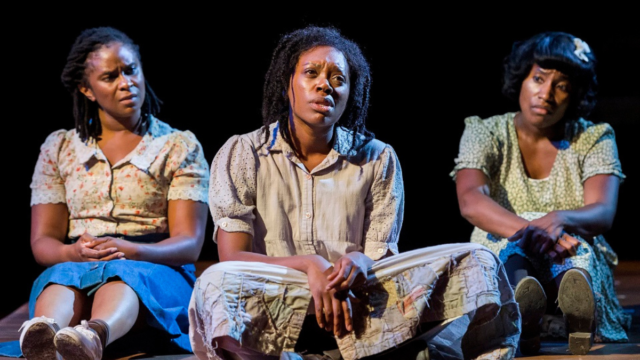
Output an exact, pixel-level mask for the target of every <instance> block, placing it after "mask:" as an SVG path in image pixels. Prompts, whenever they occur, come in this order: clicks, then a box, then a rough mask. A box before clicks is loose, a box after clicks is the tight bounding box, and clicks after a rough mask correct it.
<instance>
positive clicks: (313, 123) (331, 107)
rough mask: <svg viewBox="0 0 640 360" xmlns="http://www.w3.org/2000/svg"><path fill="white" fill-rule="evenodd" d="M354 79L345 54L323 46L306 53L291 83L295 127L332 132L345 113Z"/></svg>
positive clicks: (291, 102)
mask: <svg viewBox="0 0 640 360" xmlns="http://www.w3.org/2000/svg"><path fill="white" fill-rule="evenodd" d="M349 89H350V79H349V66H348V64H347V59H346V58H345V57H344V55H343V54H342V52H340V51H339V50H337V49H335V48H333V47H329V46H319V47H316V48H313V49H311V50H308V51H306V52H303V53H302V55H300V58H299V59H298V63H297V65H296V69H295V72H294V74H293V75H292V76H291V80H290V83H289V89H288V95H289V103H290V106H291V110H292V115H293V121H294V126H296V127H300V126H305V127H309V128H311V129H322V128H324V129H325V130H326V129H327V128H331V127H332V126H333V125H334V124H335V123H336V122H338V120H339V119H340V116H342V113H343V112H344V110H345V108H346V105H347V100H348V99H349Z"/></svg>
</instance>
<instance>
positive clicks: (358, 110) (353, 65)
mask: <svg viewBox="0 0 640 360" xmlns="http://www.w3.org/2000/svg"><path fill="white" fill-rule="evenodd" d="M318 46H330V47H333V48H335V49H337V50H339V51H340V52H342V54H343V55H344V57H345V58H346V60H347V64H348V65H349V78H350V79H351V84H350V85H351V89H350V94H349V99H348V100H347V105H346V108H345V111H344V113H343V114H342V116H341V117H340V119H339V120H338V122H337V125H339V126H342V127H344V128H346V129H348V130H351V135H352V138H353V141H352V144H351V148H352V149H356V150H357V149H358V148H360V147H362V146H364V145H365V144H366V143H367V142H369V141H370V140H371V139H373V138H374V134H373V133H372V132H370V131H369V130H367V128H366V127H365V120H366V118H367V112H368V110H369V96H370V88H371V71H370V68H369V63H368V62H367V60H366V59H365V57H364V55H363V53H362V51H361V50H360V47H359V46H358V45H357V44H356V43H355V42H353V41H352V40H350V39H347V38H345V37H344V36H343V35H342V34H341V33H340V31H339V30H338V29H336V28H334V27H331V26H329V27H320V26H314V25H310V26H307V27H305V28H302V29H298V30H294V31H292V32H290V33H288V34H285V35H284V36H283V37H282V38H280V40H279V42H278V44H277V46H276V48H275V50H274V51H273V54H272V56H271V64H270V65H269V69H268V70H267V73H266V75H265V82H264V86H263V98H262V121H263V125H264V127H263V130H264V136H265V142H266V141H268V136H269V134H268V128H269V125H270V124H271V123H274V122H276V121H277V122H278V123H279V129H280V134H281V135H282V137H283V138H284V140H285V141H286V142H287V143H288V144H289V145H290V146H291V148H292V149H295V146H293V144H292V139H291V133H290V131H289V126H288V123H287V121H288V118H289V114H290V111H291V109H290V102H289V97H288V94H287V89H288V88H289V80H290V79H291V76H293V74H294V72H295V68H296V65H297V63H298V60H299V58H300V55H301V54H302V53H303V52H305V51H308V50H311V49H313V48H316V47H318ZM358 134H360V135H363V136H364V141H357V137H358Z"/></svg>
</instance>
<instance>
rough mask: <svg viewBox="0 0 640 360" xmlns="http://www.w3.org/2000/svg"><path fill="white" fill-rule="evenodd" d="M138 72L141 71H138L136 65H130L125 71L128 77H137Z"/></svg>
mask: <svg viewBox="0 0 640 360" xmlns="http://www.w3.org/2000/svg"><path fill="white" fill-rule="evenodd" d="M138 72H139V70H138V67H137V66H136V65H130V66H127V67H126V68H125V69H124V73H125V74H126V75H135V74H137V73H138Z"/></svg>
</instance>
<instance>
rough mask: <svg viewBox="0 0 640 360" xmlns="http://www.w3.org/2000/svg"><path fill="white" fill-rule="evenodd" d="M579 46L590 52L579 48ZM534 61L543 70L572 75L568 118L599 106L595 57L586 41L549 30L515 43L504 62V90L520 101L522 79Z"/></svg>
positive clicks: (510, 97)
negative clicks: (597, 103) (597, 101)
mask: <svg viewBox="0 0 640 360" xmlns="http://www.w3.org/2000/svg"><path fill="white" fill-rule="evenodd" d="M578 46H580V47H581V48H583V49H585V50H586V49H588V51H582V52H580V51H578V53H579V54H581V56H583V58H580V57H579V56H578V54H576V53H575V51H576V49H578ZM533 64H537V65H538V66H540V67H541V68H544V69H554V70H558V71H560V72H562V73H563V74H565V75H567V76H568V77H569V81H570V82H571V93H570V103H569V107H568V108H567V111H566V113H565V118H566V119H568V120H576V119H578V118H579V117H586V116H588V115H589V114H590V113H591V111H592V110H593V108H594V107H595V105H596V94H597V90H598V89H597V88H598V80H597V77H596V71H595V67H596V58H595V56H594V54H593V51H592V50H591V49H589V47H588V45H586V43H584V42H582V40H580V39H578V38H576V37H575V36H573V35H571V34H568V33H565V32H560V31H548V32H542V33H539V34H536V35H534V36H532V37H531V38H529V39H527V40H524V41H516V42H514V44H513V47H512V51H511V54H509V55H507V56H506V57H505V58H504V61H503V70H504V73H503V86H502V93H503V94H504V95H505V96H506V97H507V98H509V99H511V100H514V101H517V100H518V97H519V94H520V89H521V86H522V82H523V81H524V79H525V78H526V77H527V75H528V74H529V72H530V70H531V67H532V66H533Z"/></svg>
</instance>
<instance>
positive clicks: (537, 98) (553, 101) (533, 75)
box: [520, 64, 571, 128]
mask: <svg viewBox="0 0 640 360" xmlns="http://www.w3.org/2000/svg"><path fill="white" fill-rule="evenodd" d="M570 94H571V83H570V82H569V77H568V76H566V75H565V74H563V73H561V72H559V71H558V70H553V69H543V68H541V67H540V66H538V65H537V64H533V66H532V67H531V71H530V72H529V75H527V77H526V78H525V79H524V81H522V87H521V89H520V111H521V112H522V115H523V118H524V119H525V121H526V122H527V123H529V124H532V125H534V126H536V127H542V128H544V127H548V126H553V125H555V124H557V123H558V122H559V121H560V120H562V117H563V116H564V113H565V112H566V110H567V107H568V106H569V100H570Z"/></svg>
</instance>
